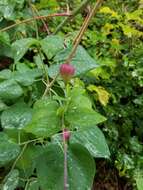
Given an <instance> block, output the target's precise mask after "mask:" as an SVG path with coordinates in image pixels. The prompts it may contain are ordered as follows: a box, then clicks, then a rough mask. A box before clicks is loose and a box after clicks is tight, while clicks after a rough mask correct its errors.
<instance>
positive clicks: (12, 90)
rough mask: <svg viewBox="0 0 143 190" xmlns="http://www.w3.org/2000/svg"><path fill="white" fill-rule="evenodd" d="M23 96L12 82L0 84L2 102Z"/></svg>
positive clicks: (21, 91) (7, 81)
mask: <svg viewBox="0 0 143 190" xmlns="http://www.w3.org/2000/svg"><path fill="white" fill-rule="evenodd" d="M22 94H23V90H22V88H21V87H20V86H19V84H18V83H17V82H16V81H14V80H10V79H9V80H6V81H4V82H1V83H0V97H1V99H2V100H15V99H17V98H19V97H20V96H21V95H22Z"/></svg>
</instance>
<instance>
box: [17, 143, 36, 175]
mask: <svg viewBox="0 0 143 190" xmlns="http://www.w3.org/2000/svg"><path fill="white" fill-rule="evenodd" d="M37 154H38V151H37V149H36V147H35V146H33V145H29V146H27V147H26V149H25V151H24V152H23V154H22V156H21V157H20V159H19V160H18V162H17V163H16V167H17V168H18V169H20V171H21V172H22V173H23V176H24V178H28V177H30V176H31V175H32V174H33V171H34V168H35V157H36V155H37Z"/></svg>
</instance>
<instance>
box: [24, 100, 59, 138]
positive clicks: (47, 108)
mask: <svg viewBox="0 0 143 190" xmlns="http://www.w3.org/2000/svg"><path fill="white" fill-rule="evenodd" d="M57 109H58V104H57V102H56V101H54V100H50V99H41V100H38V101H37V102H36V103H35V105H34V109H33V117H32V121H31V122H30V123H29V124H28V126H26V127H25V128H24V130H25V131H26V132H28V133H32V134H34V135H36V136H38V137H50V136H51V135H53V134H55V133H57V132H58V131H59V130H60V118H59V117H58V115H57Z"/></svg>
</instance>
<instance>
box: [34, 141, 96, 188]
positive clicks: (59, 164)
mask: <svg viewBox="0 0 143 190" xmlns="http://www.w3.org/2000/svg"><path fill="white" fill-rule="evenodd" d="M63 164H64V157H63V151H62V149H61V148H60V147H59V146H58V145H54V144H51V145H49V146H47V147H46V148H45V152H44V153H43V154H41V155H39V158H38V159H37V162H36V168H37V175H38V180H39V183H40V186H41V188H42V190H47V189H58V190H63V184H64V182H63V181H64V174H63V172H64V166H63ZM94 175H95V164H94V160H93V158H92V157H91V156H90V154H89V152H88V151H87V150H86V149H85V148H84V147H82V146H81V145H79V144H72V145H70V147H69V149H68V180H69V181H68V183H69V190H73V189H74V190H83V189H91V187H92V182H93V178H94Z"/></svg>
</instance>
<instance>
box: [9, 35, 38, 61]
mask: <svg viewBox="0 0 143 190" xmlns="http://www.w3.org/2000/svg"><path fill="white" fill-rule="evenodd" d="M37 45H39V41H38V40H36V39H34V38H23V39H21V40H17V41H15V42H14V43H13V44H12V49H13V57H14V60H15V62H17V61H19V60H20V59H21V58H22V57H23V56H24V55H25V53H26V52H27V51H28V49H29V48H30V47H32V46H37Z"/></svg>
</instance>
